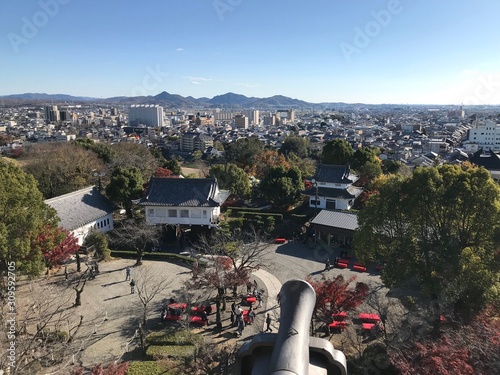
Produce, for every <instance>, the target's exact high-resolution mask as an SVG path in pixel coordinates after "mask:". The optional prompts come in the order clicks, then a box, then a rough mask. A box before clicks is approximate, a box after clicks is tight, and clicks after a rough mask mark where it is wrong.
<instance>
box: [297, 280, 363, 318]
mask: <svg viewBox="0 0 500 375" xmlns="http://www.w3.org/2000/svg"><path fill="white" fill-rule="evenodd" d="M355 280H356V276H353V277H351V278H349V279H347V280H346V279H344V277H343V276H342V275H337V276H336V277H335V278H332V279H329V278H327V277H326V276H325V275H322V277H321V281H314V280H312V279H308V280H307V281H308V282H309V283H310V284H311V285H312V287H313V288H314V291H315V292H316V305H315V306H314V310H313V317H314V318H315V320H316V321H317V322H320V324H323V325H324V324H327V325H328V324H329V323H331V319H332V314H334V313H339V312H342V311H345V312H347V311H351V310H354V309H355V308H356V307H357V306H359V305H360V304H361V303H362V302H363V301H364V300H365V298H366V296H367V295H368V291H369V288H368V285H366V284H365V283H361V282H357V283H356V285H355V286H354V288H352V287H351V283H352V282H354V281H355Z"/></svg>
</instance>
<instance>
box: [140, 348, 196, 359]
mask: <svg viewBox="0 0 500 375" xmlns="http://www.w3.org/2000/svg"><path fill="white" fill-rule="evenodd" d="M195 348H196V347H195V346H194V345H160V346H157V345H150V346H149V347H148V349H147V350H146V355H147V356H148V357H149V358H151V359H154V360H156V361H158V360H162V359H172V358H173V359H179V358H187V357H192V356H193V355H194V352H195Z"/></svg>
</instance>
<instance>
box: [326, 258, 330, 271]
mask: <svg viewBox="0 0 500 375" xmlns="http://www.w3.org/2000/svg"><path fill="white" fill-rule="evenodd" d="M330 268H331V266H330V258H328V259H327V260H326V262H325V271H330Z"/></svg>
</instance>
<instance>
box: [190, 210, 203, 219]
mask: <svg viewBox="0 0 500 375" xmlns="http://www.w3.org/2000/svg"><path fill="white" fill-rule="evenodd" d="M191 217H192V218H193V219H200V218H201V210H192V211H191Z"/></svg>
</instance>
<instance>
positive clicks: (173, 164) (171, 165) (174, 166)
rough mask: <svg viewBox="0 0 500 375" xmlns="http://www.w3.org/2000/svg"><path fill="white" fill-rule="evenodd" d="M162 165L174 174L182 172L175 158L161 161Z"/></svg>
mask: <svg viewBox="0 0 500 375" xmlns="http://www.w3.org/2000/svg"><path fill="white" fill-rule="evenodd" d="M162 167H163V168H167V169H170V170H171V171H172V173H173V174H175V175H180V174H181V173H182V170H181V166H180V165H179V162H178V161H177V160H175V159H170V160H166V161H165V162H163V165H162Z"/></svg>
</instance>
